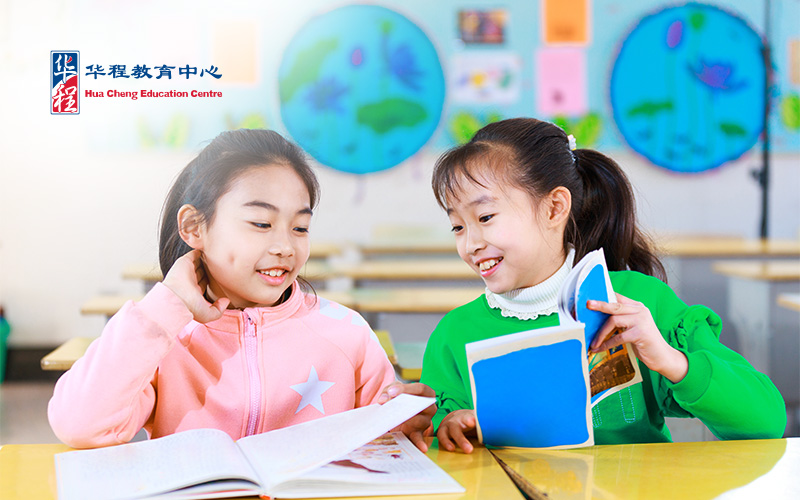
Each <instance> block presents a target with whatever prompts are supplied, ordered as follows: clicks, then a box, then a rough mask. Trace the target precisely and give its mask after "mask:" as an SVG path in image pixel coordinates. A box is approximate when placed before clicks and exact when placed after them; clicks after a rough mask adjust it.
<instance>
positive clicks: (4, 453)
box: [0, 440, 522, 500]
mask: <svg viewBox="0 0 800 500" xmlns="http://www.w3.org/2000/svg"><path fill="white" fill-rule="evenodd" d="M429 441H430V440H429ZM70 450H71V448H69V447H67V446H66V445H62V444H23V445H11V444H9V445H5V446H3V447H0V471H2V473H0V498H3V500H55V498H56V491H57V489H56V476H55V466H54V460H53V456H54V455H55V454H56V453H61V452H64V451H70ZM428 457H430V458H431V460H433V461H434V462H436V463H437V464H438V465H439V466H440V467H441V468H442V469H444V470H445V471H446V472H447V473H448V474H450V475H451V476H453V479H455V480H456V481H458V482H459V483H460V484H461V485H462V486H464V488H466V489H467V491H466V493H464V494H444V495H413V496H392V497H380V498H385V499H393V500H403V499H404V500H414V499H419V500H421V499H436V500H455V499H475V500H483V499H487V500H493V499H497V500H507V499H508V500H514V499H521V498H522V496H521V495H520V493H519V491H518V490H517V488H516V487H515V486H514V483H513V482H512V481H511V480H510V479H509V478H508V476H507V475H506V474H505V472H503V470H502V469H501V468H500V466H499V465H498V464H497V462H496V461H495V459H494V458H493V457H492V455H491V454H490V453H489V452H488V451H487V450H486V448H483V447H480V446H479V447H477V448H476V451H475V453H473V454H471V455H465V454H463V453H450V452H446V451H439V449H438V448H437V447H436V446H435V443H434V446H433V447H432V448H431V450H430V451H428ZM251 498H256V497H251ZM370 498H378V497H370Z"/></svg>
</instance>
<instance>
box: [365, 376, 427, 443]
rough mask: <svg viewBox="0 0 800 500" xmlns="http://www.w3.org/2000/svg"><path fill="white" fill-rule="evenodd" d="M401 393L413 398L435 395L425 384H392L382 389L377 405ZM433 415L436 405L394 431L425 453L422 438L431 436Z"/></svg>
mask: <svg viewBox="0 0 800 500" xmlns="http://www.w3.org/2000/svg"><path fill="white" fill-rule="evenodd" d="M402 393H406V394H413V395H415V396H425V397H426V398H432V397H435V396H436V393H435V392H434V391H433V389H431V388H430V387H428V386H427V385H425V384H420V383H415V384H401V383H400V382H393V383H391V384H389V385H387V386H386V387H384V389H383V392H382V393H381V395H380V396H379V397H378V403H379V404H384V403H386V402H387V401H389V400H391V399H393V398H395V397H397V396H398V395H400V394H402ZM435 414H436V405H435V404H434V405H430V406H429V407H427V408H425V409H424V410H422V411H421V412H419V413H417V414H416V415H414V416H413V417H411V418H409V419H408V420H406V421H405V422H403V423H402V424H400V427H398V428H397V429H394V430H400V431H402V432H403V434H405V435H406V436H408V439H410V440H411V442H412V443H414V444H415V445H416V446H417V448H419V449H420V451H422V452H426V451H428V445H427V444H425V439H424V437H425V436H433V423H432V420H431V419H432V418H433V415H435Z"/></svg>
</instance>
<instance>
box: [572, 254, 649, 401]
mask: <svg viewBox="0 0 800 500" xmlns="http://www.w3.org/2000/svg"><path fill="white" fill-rule="evenodd" d="M577 267H578V268H579V269H578V278H577V281H576V283H575V290H574V292H572V295H573V296H574V302H575V308H574V311H575V319H576V320H577V321H580V322H581V323H583V324H584V325H585V333H586V346H587V348H588V346H590V345H591V343H592V341H593V340H594V339H595V337H596V336H597V333H598V332H599V330H600V328H602V326H603V324H604V323H605V322H606V320H607V319H608V318H609V315H608V314H605V313H602V312H599V311H592V310H591V309H589V308H588V307H586V301H588V300H601V301H603V302H608V303H610V304H614V303H616V302H617V297H616V294H615V293H614V289H613V288H612V286H611V279H610V278H609V275H608V268H607V267H606V261H605V256H604V254H603V250H602V249H600V250H595V251H594V252H589V253H588V254H587V255H586V257H584V258H583V259H581V261H580V262H579V263H578V266H577ZM588 357H589V360H588V361H589V382H590V385H591V392H592V406H594V405H595V404H597V403H599V402H600V401H601V400H603V399H604V398H606V397H607V396H610V395H611V394H614V393H615V392H617V391H619V390H620V389H623V388H625V387H628V386H629V385H632V384H635V383H638V382H641V380H642V375H641V373H640V371H639V363H638V361H637V360H636V357H635V355H634V354H633V350H632V348H631V346H630V345H628V344H622V345H620V346H617V347H614V348H612V349H608V350H606V351H602V352H597V353H593V352H589V353H588Z"/></svg>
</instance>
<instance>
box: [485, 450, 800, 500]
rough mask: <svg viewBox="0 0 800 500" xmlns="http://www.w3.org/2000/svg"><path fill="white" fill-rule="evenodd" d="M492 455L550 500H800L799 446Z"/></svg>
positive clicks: (536, 452)
mask: <svg viewBox="0 0 800 500" xmlns="http://www.w3.org/2000/svg"><path fill="white" fill-rule="evenodd" d="M494 454H495V455H496V456H497V457H498V458H499V459H501V460H503V461H504V462H505V463H506V464H507V465H508V466H509V467H511V469H513V470H514V471H516V472H517V473H519V474H520V475H521V476H522V477H524V479H525V480H526V481H528V482H529V483H530V484H532V485H533V486H534V487H535V488H536V489H537V490H538V491H540V492H544V493H545V494H547V495H548V498H550V499H551V500H559V499H567V498H568V499H577V498H581V499H584V498H604V499H630V498H634V499H635V498H646V499H648V500H649V499H653V500H658V499H669V500H673V499H695V498H697V499H706V498H715V497H717V496H718V495H721V494H723V493H726V492H728V494H729V495H730V498H748V499H749V498H764V499H767V498H769V499H777V498H794V499H796V498H800V438H788V439H768V440H753V441H705V442H693V443H659V444H630V445H609V446H591V447H588V448H580V449H572V450H561V451H547V450H538V451H537V450H511V449H506V450H494ZM737 488H741V489H738V490H737ZM732 490H735V491H732ZM724 498H729V497H727V496H726V497H724Z"/></svg>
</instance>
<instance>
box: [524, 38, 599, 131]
mask: <svg viewBox="0 0 800 500" xmlns="http://www.w3.org/2000/svg"><path fill="white" fill-rule="evenodd" d="M533 76H534V80H535V81H536V110H537V112H538V113H539V114H540V115H541V116H548V117H553V116H561V115H566V116H580V115H583V114H585V113H586V112H587V110H588V101H589V98H588V95H587V94H588V92H587V78H586V51H585V50H584V49H580V48H543V49H539V50H537V51H536V56H535V64H534V75H533Z"/></svg>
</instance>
